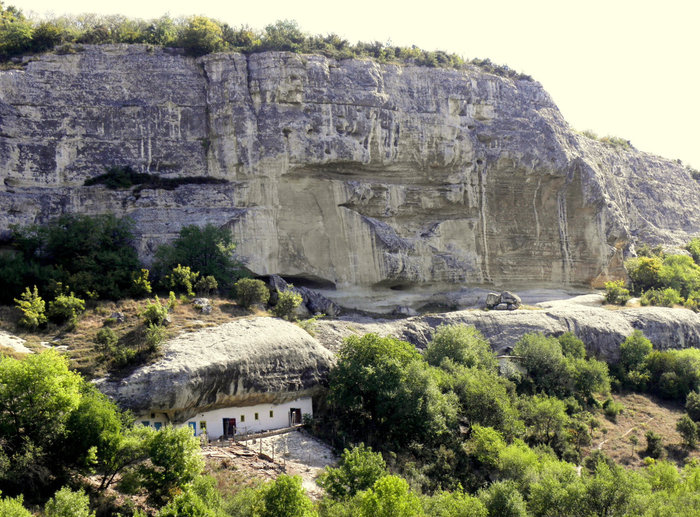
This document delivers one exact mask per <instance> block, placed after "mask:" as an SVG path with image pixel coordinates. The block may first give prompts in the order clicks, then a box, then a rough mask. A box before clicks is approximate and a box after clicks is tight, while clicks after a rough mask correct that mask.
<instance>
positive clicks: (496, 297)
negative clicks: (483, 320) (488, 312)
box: [486, 293, 501, 309]
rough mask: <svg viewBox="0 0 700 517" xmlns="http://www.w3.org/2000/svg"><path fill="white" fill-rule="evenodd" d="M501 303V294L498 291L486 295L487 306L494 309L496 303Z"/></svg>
mask: <svg viewBox="0 0 700 517" xmlns="http://www.w3.org/2000/svg"><path fill="white" fill-rule="evenodd" d="M499 303H501V295H500V294H498V293H489V294H487V295H486V308H487V309H493V308H494V307H495V306H496V305H498V304H499Z"/></svg>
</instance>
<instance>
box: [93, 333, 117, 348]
mask: <svg viewBox="0 0 700 517" xmlns="http://www.w3.org/2000/svg"><path fill="white" fill-rule="evenodd" d="M118 341H119V338H118V337H117V333H116V332H114V331H113V330H112V329H111V328H109V327H105V328H102V329H100V330H98V331H97V334H96V335H95V343H96V344H98V345H101V346H102V347H103V348H104V349H105V350H111V349H112V348H113V347H114V346H115V345H116V344H117V342H118Z"/></svg>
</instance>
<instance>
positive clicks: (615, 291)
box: [605, 280, 630, 305]
mask: <svg viewBox="0 0 700 517" xmlns="http://www.w3.org/2000/svg"><path fill="white" fill-rule="evenodd" d="M629 299H630V292H629V290H628V289H625V282H624V281H622V280H618V281H616V282H605V301H606V302H608V303H611V304H613V305H624V304H626V303H627V301H628V300H629Z"/></svg>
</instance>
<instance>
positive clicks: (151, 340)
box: [144, 323, 165, 351]
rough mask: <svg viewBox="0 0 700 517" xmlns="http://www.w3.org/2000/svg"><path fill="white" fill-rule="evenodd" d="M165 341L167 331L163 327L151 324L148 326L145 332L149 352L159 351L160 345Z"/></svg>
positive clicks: (145, 341)
mask: <svg viewBox="0 0 700 517" xmlns="http://www.w3.org/2000/svg"><path fill="white" fill-rule="evenodd" d="M164 339H165V329H163V327H161V326H160V325H156V324H155V323H149V324H148V325H147V326H146V330H145V332H144V344H145V345H146V349H147V350H150V351H154V350H157V349H158V345H160V344H161V343H162V342H163V340H164Z"/></svg>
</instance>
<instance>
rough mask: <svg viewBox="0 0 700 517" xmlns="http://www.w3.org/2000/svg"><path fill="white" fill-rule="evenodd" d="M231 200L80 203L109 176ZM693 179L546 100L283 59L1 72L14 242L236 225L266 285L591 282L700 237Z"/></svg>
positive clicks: (496, 81) (102, 193)
mask: <svg viewBox="0 0 700 517" xmlns="http://www.w3.org/2000/svg"><path fill="white" fill-rule="evenodd" d="M114 165H130V166H132V167H134V168H135V169H138V170H141V171H145V172H150V173H153V174H159V175H163V176H167V177H180V178H182V177H184V178H195V177H197V176H209V177H214V178H220V179H225V180H227V181H228V183H226V184H222V185H213V184H206V185H205V184H194V183H193V184H189V185H183V186H181V187H179V188H177V189H175V190H172V191H167V190H153V189H143V190H141V191H139V192H135V191H130V190H126V191H110V190H107V189H105V188H104V187H101V186H92V187H84V186H83V183H84V181H85V180H86V179H89V178H92V177H95V176H97V175H99V174H102V173H104V170H105V167H109V166H114ZM698 206H700V188H698V183H697V182H696V181H694V180H693V179H692V178H691V176H690V173H689V172H688V171H687V170H686V169H685V168H683V167H682V166H681V165H679V164H677V163H675V162H673V161H670V160H665V159H662V158H659V157H656V156H651V155H648V154H644V153H641V152H637V151H636V150H633V149H631V150H614V149H611V148H608V147H606V146H605V145H603V144H602V143H600V142H597V141H593V140H589V139H587V138H585V137H583V136H581V135H578V134H576V133H575V132H573V131H572V130H571V129H570V128H569V127H568V125H567V124H566V122H565V121H564V120H563V118H562V116H561V114H560V113H559V111H558V109H557V108H556V106H555V105H554V103H553V102H552V100H551V99H550V97H549V96H548V95H547V93H546V92H545V91H544V90H543V89H542V87H541V86H540V85H539V84H538V83H536V82H531V81H525V80H513V79H506V78H502V77H498V76H495V75H492V74H488V73H484V72H482V71H480V70H479V69H477V68H474V69H469V70H466V71H456V70H441V69H428V68H421V67H412V66H397V65H379V64H377V63H374V62H372V61H368V60H343V61H335V60H332V59H327V58H325V57H322V56H308V55H295V54H290V53H285V52H268V53H261V54H254V55H251V56H244V55H240V54H214V55H209V56H204V57H201V58H198V59H194V58H190V57H185V56H182V55H179V54H178V53H177V52H174V51H173V50H172V49H171V50H163V49H158V48H156V49H153V48H151V47H147V46H138V45H133V46H129V45H106V46H89V45H86V46H84V47H83V50H82V51H80V52H77V53H75V54H68V55H55V54H46V55H42V56H38V57H36V58H33V59H32V60H31V62H29V63H28V64H27V66H26V69H25V70H10V71H2V72H0V207H1V208H2V210H0V233H1V232H3V231H5V232H6V230H7V229H8V227H9V225H10V224H13V223H19V224H26V223H31V222H35V221H45V220H47V219H48V218H50V217H52V216H55V215H58V214H60V213H64V212H81V213H88V214H94V213H101V212H107V211H109V212H114V213H117V214H120V215H124V214H128V215H130V216H131V217H132V218H133V219H134V220H135V222H136V230H137V232H138V238H139V248H140V252H141V254H142V256H143V257H145V258H148V257H150V256H151V254H152V252H153V251H154V249H155V246H156V245H157V244H158V243H160V242H163V241H165V240H168V239H170V238H172V237H173V236H175V235H176V234H177V232H178V231H179V229H180V228H181V227H182V226H183V225H186V224H199V225H203V224H206V223H214V224H217V225H219V226H224V227H227V228H229V229H230V230H231V232H232V234H233V236H234V239H235V241H236V242H237V243H238V252H239V253H240V255H241V256H242V257H243V258H244V259H245V260H246V261H247V265H248V267H249V268H250V270H251V271H253V272H254V273H256V274H259V275H270V274H280V275H282V276H284V277H285V278H287V279H289V280H290V281H292V282H294V283H295V285H298V286H301V285H302V283H303V282H304V281H307V282H313V283H315V284H317V285H325V286H327V287H337V288H355V289H357V290H358V291H357V292H358V297H359V298H362V297H363V296H365V295H367V293H369V292H371V291H372V290H377V289H401V290H409V289H413V288H416V287H425V286H431V289H430V290H429V291H430V292H436V291H439V290H443V291H446V290H451V289H454V288H455V287H459V286H464V285H470V286H509V287H512V288H515V289H517V288H518V287H519V286H521V285H522V286H541V287H546V286H558V287H559V286H590V285H595V286H597V285H600V284H601V283H602V282H603V281H605V280H607V279H611V278H617V277H620V276H621V275H623V271H622V269H621V261H622V258H623V254H624V253H626V252H627V251H629V249H630V246H632V245H633V243H634V242H635V240H637V241H646V242H649V243H652V244H654V243H658V242H665V243H669V244H680V243H682V242H683V241H685V240H687V239H688V236H689V235H691V234H693V233H696V232H698V231H700V211H698V210H697V207H698Z"/></svg>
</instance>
